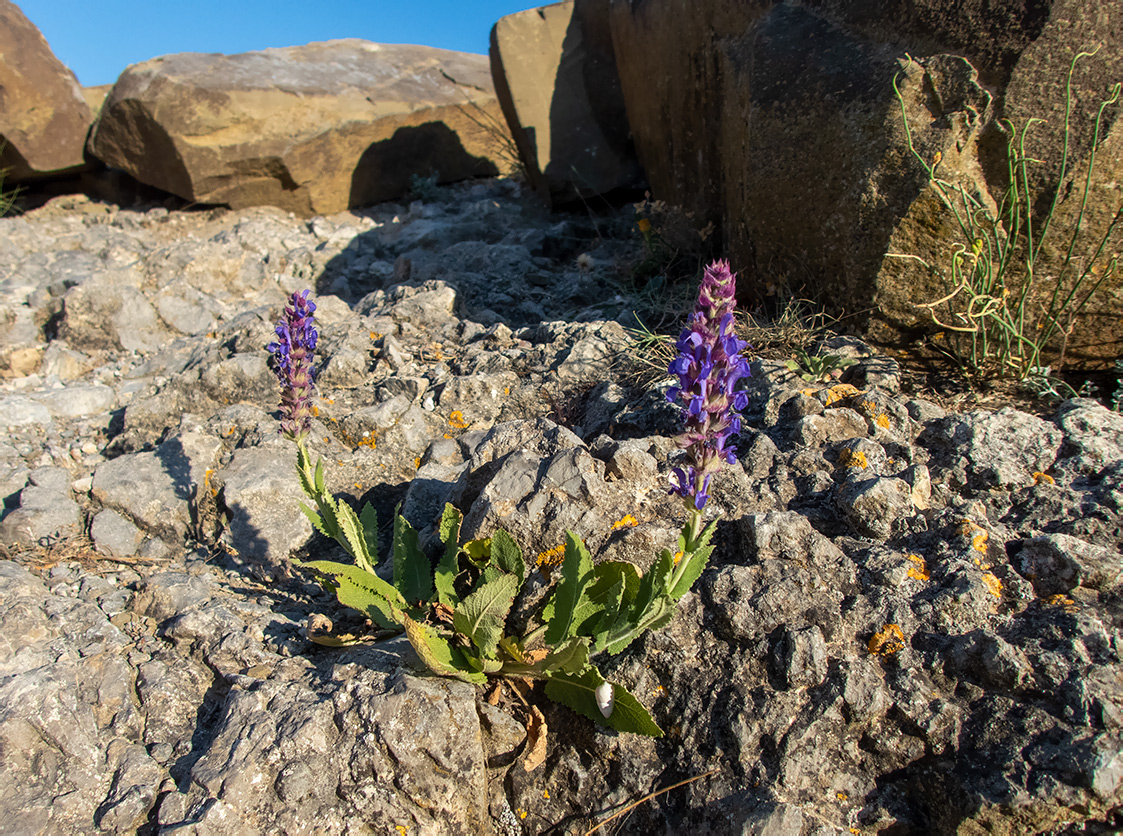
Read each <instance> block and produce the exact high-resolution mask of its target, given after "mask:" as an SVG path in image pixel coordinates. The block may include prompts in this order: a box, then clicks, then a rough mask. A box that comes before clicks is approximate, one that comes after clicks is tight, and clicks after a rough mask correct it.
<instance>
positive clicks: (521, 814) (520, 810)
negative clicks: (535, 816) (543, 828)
mask: <svg viewBox="0 0 1123 836" xmlns="http://www.w3.org/2000/svg"><path fill="white" fill-rule="evenodd" d="M516 812H517V813H518V814H519V818H520V819H525V818H526V817H527V812H526V810H523V809H522V808H519V809H518V810H517V811H516Z"/></svg>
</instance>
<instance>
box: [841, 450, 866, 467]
mask: <svg viewBox="0 0 1123 836" xmlns="http://www.w3.org/2000/svg"><path fill="white" fill-rule="evenodd" d="M838 463H839V464H840V465H842V466H843V467H856V468H859V469H860V470H865V469H866V468H867V467H869V466H870V463H869V462H868V461H866V454H865V453H863V452H862V451H861V450H851V449H850V448H849V447H843V448H842V452H840V453H839V454H838Z"/></svg>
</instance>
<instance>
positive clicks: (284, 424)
mask: <svg viewBox="0 0 1123 836" xmlns="http://www.w3.org/2000/svg"><path fill="white" fill-rule="evenodd" d="M310 292H311V291H308V290H302V291H298V292H296V293H293V295H292V298H291V299H290V300H289V304H288V305H287V306H286V307H285V312H284V313H283V314H281V319H280V320H279V321H278V322H277V329H276V330H277V342H274V343H269V345H267V346H265V350H266V351H268V352H269V353H270V354H272V355H273V359H274V360H275V361H276V365H275V368H274V371H275V372H276V374H277V379H278V380H279V381H280V382H281V433H282V434H284V436H285V438H288V439H292V440H293V441H297V442H299V441H302V440H303V439H304V436H306V435H307V434H308V431H309V430H310V429H311V428H312V384H313V382H314V381H315V379H316V369H315V366H314V365H313V362H314V354H315V351H316V340H317V338H318V337H319V335H318V334H317V333H316V325H315V321H314V320H315V318H314V317H313V312H314V311H315V310H316V303H315V302H313V301H311V300H310V299H309V298H308V294H309V293H310Z"/></svg>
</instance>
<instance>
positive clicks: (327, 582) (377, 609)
mask: <svg viewBox="0 0 1123 836" xmlns="http://www.w3.org/2000/svg"><path fill="white" fill-rule="evenodd" d="M298 565H300V566H304V567H306V568H308V569H311V570H312V572H313V573H314V574H315V575H316V577H317V578H319V579H320V581H321V583H323V585H324V586H325V587H326V588H327V589H330V590H331V591H332V592H334V593H335V597H336V598H338V599H339V603H340V604H342V605H343V606H345V607H350V608H351V609H353V610H358V611H359V612H361V613H363V614H364V615H366V616H367V617H368V618H370V620H371V621H373V622H374V623H375V624H377V625H378V626H379V627H382V628H384V629H387V630H396V629H399V628H401V626H402V612H401V605H402V604H404V603H405V602H404V601H402V599H401V596H400V595H399V594H398V590H396V589H394V587H392V586H391V585H390V584H388V583H387V582H386V581H384V580H382V578H380V577H378V575H375V574H373V573H372V572H366V571H363V570H362V569H360V568H359V567H358V566H352V565H350V564H348V563H335V562H334V561H331V560H313V561H309V562H308V563H298Z"/></svg>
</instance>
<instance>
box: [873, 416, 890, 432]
mask: <svg viewBox="0 0 1123 836" xmlns="http://www.w3.org/2000/svg"><path fill="white" fill-rule="evenodd" d="M874 423H875V424H877V425H878V426H879V427H881V428H882V429H883V430H887V429H889V416H888V415H886V414H885V413H884V412H883V413H881V414H880V415H878V416H877V419H876V420H875V421H874Z"/></svg>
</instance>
